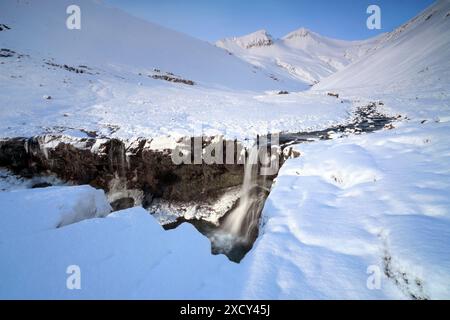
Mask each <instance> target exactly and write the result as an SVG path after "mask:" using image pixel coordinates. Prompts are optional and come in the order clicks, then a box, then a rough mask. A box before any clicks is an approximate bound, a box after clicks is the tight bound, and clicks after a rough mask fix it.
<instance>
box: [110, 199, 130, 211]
mask: <svg viewBox="0 0 450 320" xmlns="http://www.w3.org/2000/svg"><path fill="white" fill-rule="evenodd" d="M132 207H134V199H133V198H130V197H126V198H120V199H117V200H114V201H113V202H111V208H112V209H113V211H119V210H125V209H128V208H132Z"/></svg>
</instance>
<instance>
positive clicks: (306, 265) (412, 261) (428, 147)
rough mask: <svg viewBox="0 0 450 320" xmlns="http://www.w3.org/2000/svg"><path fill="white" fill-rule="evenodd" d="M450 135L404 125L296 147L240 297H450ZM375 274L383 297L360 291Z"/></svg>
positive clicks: (440, 128)
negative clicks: (374, 271)
mask: <svg viewBox="0 0 450 320" xmlns="http://www.w3.org/2000/svg"><path fill="white" fill-rule="evenodd" d="M449 132H450V125H449V123H429V124H423V125H420V124H419V125H417V123H414V124H409V125H408V124H402V125H400V128H398V129H396V130H394V131H389V130H388V131H383V132H378V133H374V134H370V135H369V134H368V135H362V136H358V137H351V138H347V139H339V140H334V141H327V142H319V143H312V144H304V145H299V146H298V147H297V149H298V151H300V152H301V153H302V156H301V157H300V158H297V159H290V160H288V161H287V162H286V164H285V166H284V167H283V168H282V169H281V172H280V174H279V176H278V178H277V180H276V184H275V186H274V188H273V191H272V193H271V194H270V196H269V198H268V200H267V203H266V206H265V209H264V212H263V215H264V217H265V224H264V228H263V233H262V236H261V237H260V239H259V240H258V242H257V244H256V246H255V248H254V250H253V251H252V253H251V254H250V255H249V256H248V257H246V260H245V261H244V263H245V264H248V265H249V266H250V268H252V271H253V272H251V273H252V277H251V280H250V283H253V285H251V286H249V289H248V292H247V294H246V296H247V297H253V298H255V297H256V298H267V297H269V298H293V297H295V298H331V299H336V298H370V299H372V298H400V299H403V298H413V297H415V298H434V299H436V298H448V297H450V290H449V288H450V263H449V262H450V247H449V246H448V243H450V231H449V230H450V224H449V221H450V220H449V218H450V211H449V208H450V200H449V198H448V194H449V193H450V172H449V170H448V167H449V165H450V162H449V160H448V159H449V158H448V154H449V152H450V151H449V150H450V145H449V144H448V139H447V138H446V137H448V133H449ZM379 172H382V173H383V174H382V175H381V176H380V173H379ZM332 176H335V177H339V178H338V179H337V180H338V182H337V181H336V179H333V178H331V177H332ZM380 177H381V178H380ZM268 261H270V263H267V262H268ZM261 264H264V267H260V265H261ZM371 266H375V267H376V268H378V270H380V271H381V277H382V279H381V280H382V281H381V288H380V289H379V290H369V289H368V287H367V286H366V282H367V279H368V277H369V274H367V270H368V268H369V267H371ZM258 283H259V284H260V285H257V284H258Z"/></svg>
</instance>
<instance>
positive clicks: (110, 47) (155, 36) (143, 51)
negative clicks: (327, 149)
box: [0, 0, 279, 89]
mask: <svg viewBox="0 0 450 320" xmlns="http://www.w3.org/2000/svg"><path fill="white" fill-rule="evenodd" d="M73 3H74V2H73V1H70V0H61V1H51V0H40V1H22V0H19V1H14V0H2V1H0V25H2V28H1V30H2V31H0V45H1V48H9V49H13V50H16V51H18V52H21V53H28V54H33V55H39V56H42V57H44V58H50V57H51V58H55V59H56V60H58V61H61V62H62V63H67V64H75V63H77V64H87V65H95V66H100V65H102V66H107V67H113V68H115V69H120V68H122V67H124V68H123V69H125V68H126V69H127V70H133V71H136V72H140V71H145V70H153V69H154V68H156V69H160V70H162V71H166V72H171V73H175V74H178V75H180V76H182V77H184V78H188V79H191V80H193V81H195V82H203V83H205V84H207V85H216V86H225V87H231V88H240V89H276V88H277V87H279V84H278V83H277V82H276V81H274V80H273V79H270V78H269V77H268V76H267V75H265V74H263V73H261V72H258V71H257V70H255V69H254V68H253V67H252V66H250V65H248V64H247V63H245V62H243V61H242V60H240V59H237V58H236V57H233V56H230V55H228V54H227V53H226V52H224V51H223V50H220V49H218V48H216V47H215V46H213V45H211V44H209V43H207V42H205V41H201V40H198V39H195V38H192V37H190V36H188V35H185V34H182V33H179V32H176V31H172V30H169V29H166V28H164V27H161V26H158V25H156V24H153V23H150V22H147V21H144V20H140V19H138V18H135V17H132V16H130V15H128V14H126V13H124V12H122V11H120V10H117V9H114V8H110V7H107V6H106V5H103V4H102V3H101V2H100V1H93V0H92V1H90V0H79V1H76V2H75V3H76V4H77V5H79V6H80V8H81V30H68V29H67V28H66V19H67V17H68V16H69V15H68V14H66V8H67V7H68V6H69V5H71V4H73ZM3 25H5V26H7V27H8V29H7V28H6V27H3Z"/></svg>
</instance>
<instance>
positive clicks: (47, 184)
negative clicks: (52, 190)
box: [31, 182, 52, 189]
mask: <svg viewBox="0 0 450 320" xmlns="http://www.w3.org/2000/svg"><path fill="white" fill-rule="evenodd" d="M51 186H52V184H51V183H48V182H39V183H35V184H33V185H32V186H31V189H38V188H48V187H51Z"/></svg>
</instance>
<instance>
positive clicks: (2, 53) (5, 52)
mask: <svg viewBox="0 0 450 320" xmlns="http://www.w3.org/2000/svg"><path fill="white" fill-rule="evenodd" d="M15 54H16V52H15V51H13V50H10V49H6V48H2V49H0V57H1V58H10V57H14V55H15Z"/></svg>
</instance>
